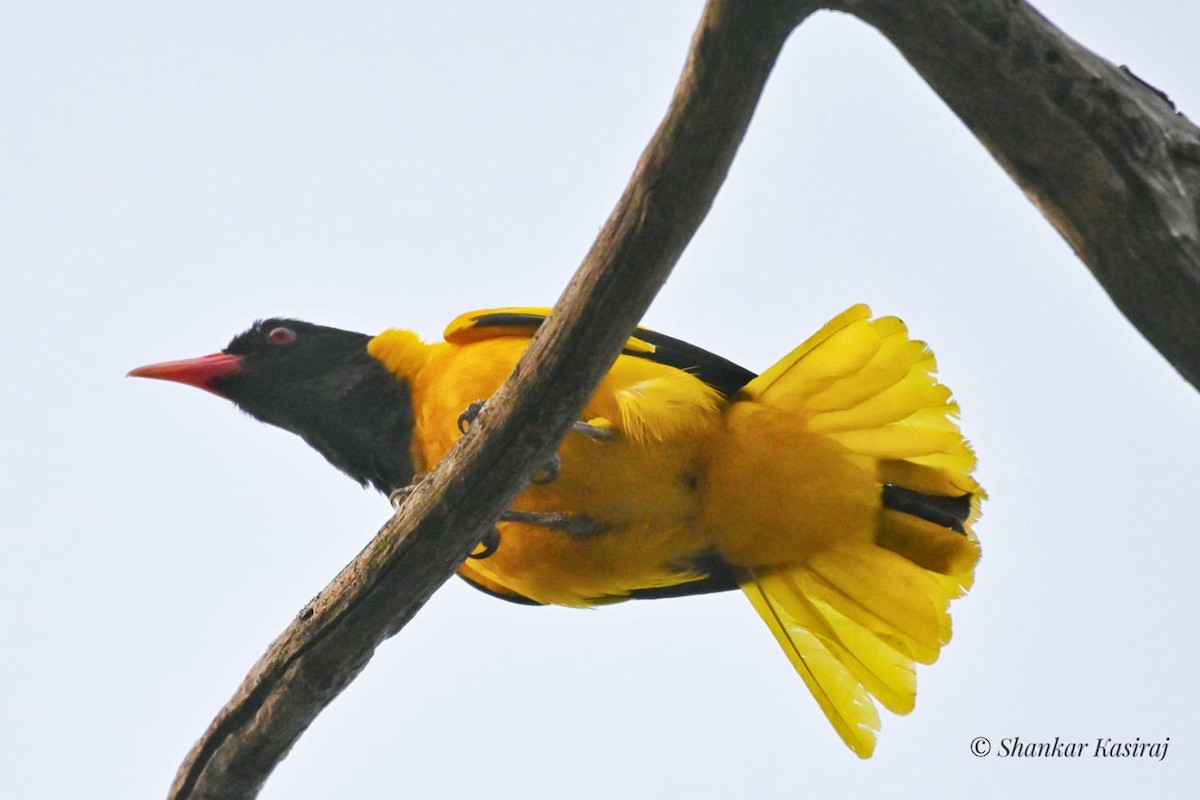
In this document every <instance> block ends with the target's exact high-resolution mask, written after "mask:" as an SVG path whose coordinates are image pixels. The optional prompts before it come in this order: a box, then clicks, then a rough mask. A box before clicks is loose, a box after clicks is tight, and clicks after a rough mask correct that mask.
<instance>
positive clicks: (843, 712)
mask: <svg viewBox="0 0 1200 800" xmlns="http://www.w3.org/2000/svg"><path fill="white" fill-rule="evenodd" d="M544 313H545V312H544V310H542V309H498V310H494V311H485V312H474V313H472V314H467V315H463V316H462V317H459V318H458V319H456V320H455V321H454V322H453V323H452V324H451V326H450V328H449V329H448V330H447V332H446V339H447V341H446V342H442V343H438V344H433V345H427V344H424V343H422V342H421V341H420V340H419V339H418V338H417V337H416V336H415V335H414V334H412V333H410V332H407V331H397V330H392V331H387V332H385V333H383V334H380V335H379V336H378V337H376V338H375V339H374V340H372V341H371V343H370V345H369V352H370V353H371V355H373V356H374V357H375V358H377V359H379V360H380V361H381V362H382V363H383V364H384V365H385V366H387V367H388V369H390V370H391V371H392V372H393V373H394V374H395V375H396V377H397V378H399V379H401V380H404V381H406V382H407V383H408V384H409V387H410V390H411V392H412V399H413V404H414V409H415V411H416V415H415V417H416V419H415V431H414V445H413V449H414V457H415V460H416V462H417V468H418V471H424V470H426V469H428V468H429V466H430V465H432V464H434V463H436V462H437V461H438V460H439V459H440V458H441V457H442V456H443V455H444V454H445V452H446V451H447V450H448V449H449V448H450V447H451V446H452V445H453V444H454V442H455V441H456V440H457V439H458V437H459V436H460V433H459V430H458V426H457V422H458V418H459V416H460V415H461V414H462V412H463V410H464V409H465V408H466V407H467V406H468V405H469V404H470V403H472V402H473V401H476V400H486V399H487V398H488V397H489V396H490V395H491V394H492V393H493V392H494V391H495V390H496V389H497V388H498V387H499V385H500V384H501V383H502V382H503V381H504V379H505V378H506V377H507V376H508V374H509V372H510V371H511V370H512V367H513V366H514V365H515V363H516V361H517V359H518V358H519V357H520V355H521V353H522V352H523V351H524V350H525V348H526V346H527V345H528V340H529V336H530V335H532V332H533V330H534V329H535V328H536V321H537V319H539V318H540V317H541V316H544ZM652 341H656V340H654V339H652ZM627 352H630V353H634V355H622V356H621V357H619V358H618V359H617V361H616V363H615V364H614V365H613V367H612V369H611V370H610V372H609V374H608V375H607V377H606V378H605V379H604V381H603V383H602V384H601V385H600V387H599V388H598V389H597V391H596V393H595V394H594V396H593V397H592V399H591V400H590V401H589V403H588V405H587V407H586V409H585V410H584V412H583V414H582V415H581V419H582V420H584V421H586V422H588V423H589V424H591V425H593V426H595V427H596V428H600V429H604V430H608V431H612V432H613V433H615V434H616V435H615V436H613V437H612V438H599V437H593V436H587V435H584V434H582V433H579V432H572V433H569V434H568V435H567V437H566V439H565V440H564V442H563V444H562V445H561V447H560V449H559V457H560V458H561V461H562V466H561V471H560V473H559V475H558V477H557V478H556V479H555V480H553V481H551V482H549V483H545V484H536V483H535V484H531V485H530V486H529V487H528V488H527V489H526V490H525V491H524V492H522V493H521V495H519V497H518V498H517V500H516V501H515V503H514V506H513V508H514V509H515V510H518V511H528V512H542V513H546V512H561V513H563V514H567V515H571V516H576V517H579V516H582V517H587V518H590V519H591V520H593V521H594V522H595V523H596V526H597V532H596V533H594V534H591V535H580V534H577V533H569V532H565V531H563V530H558V529H556V528H554V527H551V526H543V525H536V524H523V523H514V522H504V523H501V525H500V526H499V527H500V533H501V544H500V546H499V547H498V549H496V551H495V552H494V553H493V554H491V555H490V556H488V557H486V558H481V559H472V560H468V561H467V563H466V564H464V565H463V567H462V569H461V571H460V572H461V574H462V575H463V577H465V578H466V579H467V580H469V581H472V582H473V583H476V584H477V585H480V586H481V587H482V588H485V589H487V590H489V591H492V592H493V593H498V594H501V595H508V596H515V597H523V598H527V599H528V600H532V601H535V602H539V603H554V604H559V605H568V606H587V605H595V604H600V603H607V602H613V601H618V600H622V599H625V598H626V597H628V596H629V595H630V594H631V593H638V592H645V590H655V589H665V588H667V587H681V586H682V588H683V589H686V587H687V585H688V584H691V583H692V582H696V581H703V580H704V579H706V578H708V577H709V574H708V572H707V570H710V569H713V566H712V564H713V563H714V561H718V562H719V563H721V564H723V565H724V567H725V568H726V569H727V570H728V571H729V572H730V573H731V574H732V578H733V580H735V581H736V582H737V583H738V584H739V585H740V586H741V587H742V589H743V591H744V592H745V594H746V595H747V597H748V598H749V599H750V601H751V603H752V604H753V605H754V607H755V609H756V610H757V611H758V613H759V615H760V616H761V617H762V619H763V620H764V622H765V623H766V624H767V626H768V628H770V630H771V632H772V633H773V634H774V636H775V637H776V639H777V641H778V642H779V643H780V645H781V647H782V648H783V650H784V652H785V653H786V655H787V657H788V658H789V660H790V661H791V662H792V665H793V666H794V667H795V669H796V670H797V672H798V673H799V674H800V676H801V677H802V678H803V680H804V682H805V684H806V685H807V686H808V688H809V690H810V691H811V692H812V693H813V696H814V697H815V698H816V700H817V702H818V704H819V705H820V707H821V709H822V710H823V711H824V713H825V714H826V716H827V717H828V718H829V720H830V722H831V723H832V724H833V726H834V728H835V729H836V730H837V732H838V734H839V735H840V736H841V737H842V739H843V741H845V742H846V744H847V745H848V746H849V747H850V748H851V749H852V750H853V751H854V752H855V753H857V754H858V755H859V756H862V757H864V758H865V757H867V756H869V755H870V754H871V753H872V751H873V749H874V746H875V737H876V734H877V731H878V729H879V717H878V714H877V712H876V709H875V706H874V703H873V701H872V697H874V698H875V699H878V700H879V701H880V702H881V703H882V704H883V705H884V706H885V707H886V708H888V709H889V710H891V711H893V712H895V713H900V714H903V713H907V712H908V711H910V710H911V709H912V707H913V703H914V701H915V697H916V677H915V669H914V663H918V662H919V663H925V664H928V663H931V662H933V661H934V660H935V659H936V658H937V656H938V653H939V651H940V649H941V647H942V646H943V645H944V644H946V642H948V641H949V638H950V617H949V613H948V608H949V603H950V601H951V600H952V599H953V598H955V597H957V596H959V595H960V594H962V593H963V592H964V591H965V590H966V589H967V588H969V586H970V584H971V581H972V578H973V574H974V568H975V564H976V562H977V561H978V558H979V547H978V542H977V540H976V537H975V535H974V533H973V531H972V530H971V523H973V522H974V520H975V518H976V517H977V516H978V513H979V503H980V500H981V498H982V497H983V496H984V494H983V491H982V489H981V488H980V487H979V485H978V484H977V483H976V482H975V481H974V479H973V478H972V477H971V472H972V471H973V469H974V467H975V457H974V454H973V452H972V451H971V449H970V447H969V446H968V445H967V443H966V441H965V440H964V439H963V437H962V435H961V433H960V431H959V428H958V425H957V422H956V419H957V415H958V407H957V405H956V404H955V403H954V402H953V401H952V400H951V399H950V392H949V390H948V389H946V388H945V387H944V386H942V385H941V384H940V383H938V382H937V380H936V378H935V377H934V371H935V363H934V359H933V355H932V354H931V353H930V351H929V350H928V348H927V347H926V346H925V345H924V344H923V343H921V342H917V341H913V340H911V339H910V338H909V337H908V332H907V330H906V328H905V326H904V324H903V323H902V322H900V320H898V319H895V318H891V317H887V318H881V319H874V320H873V319H871V312H870V310H869V309H868V308H867V307H866V306H862V305H859V306H854V307H853V308H851V309H849V310H847V311H846V312H844V313H842V314H840V315H839V316H838V317H836V318H834V319H833V320H832V321H830V322H829V323H828V324H827V325H825V326H824V327H823V328H822V329H821V330H820V331H818V332H817V333H816V334H814V335H813V336H812V337H810V338H809V339H808V340H807V341H806V342H804V343H803V344H801V345H800V346H799V347H797V348H796V349H795V350H793V351H792V352H791V353H789V354H788V355H787V356H785V357H784V358H783V359H782V360H781V361H780V362H779V363H778V364H776V365H774V366H773V367H771V368H770V369H768V370H767V371H766V372H764V373H763V374H762V375H760V376H759V377H757V378H755V379H753V380H751V381H750V382H749V383H748V384H746V386H745V387H743V388H742V390H741V392H739V393H738V394H736V395H735V396H734V397H732V398H725V397H724V396H723V395H722V394H721V393H720V392H718V391H717V390H715V389H713V388H712V387H710V386H708V385H706V384H704V383H703V382H702V381H701V380H700V379H699V378H697V377H696V376H695V375H693V374H691V373H690V372H685V371H683V370H680V369H676V368H675V367H673V366H668V365H667V364H664V363H659V362H658V361H655V360H653V359H654V358H655V356H654V347H653V346H651V345H649V344H648V343H647V342H645V341H642V340H640V339H636V338H635V339H631V340H630V346H629V348H627ZM884 484H888V485H890V486H892V487H899V488H900V489H901V490H903V491H905V492H908V493H910V494H913V495H915V496H918V497H920V498H924V499H931V500H933V501H935V505H936V501H937V500H938V499H939V498H941V499H942V500H945V501H953V499H954V498H963V497H964V496H965V495H969V500H962V501H961V502H962V503H964V504H965V505H963V506H962V507H963V508H969V509H970V513H969V518H968V519H967V520H966V522H965V523H964V524H963V525H962V527H963V529H964V530H963V532H959V531H958V530H955V529H954V528H952V527H947V525H948V524H949V523H946V524H941V523H939V522H937V521H934V520H937V519H938V517H937V516H936V515H934V516H933V517H932V518H922V517H921V516H920V515H916V514H914V513H909V511H905V510H897V508H895V507H893V508H885V507H884V505H883V486H884Z"/></svg>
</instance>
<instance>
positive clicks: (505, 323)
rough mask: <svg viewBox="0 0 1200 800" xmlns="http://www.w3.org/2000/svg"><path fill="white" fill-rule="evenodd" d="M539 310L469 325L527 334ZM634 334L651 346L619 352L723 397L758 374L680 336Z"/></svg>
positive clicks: (640, 330) (541, 317) (537, 323)
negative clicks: (668, 370)
mask: <svg viewBox="0 0 1200 800" xmlns="http://www.w3.org/2000/svg"><path fill="white" fill-rule="evenodd" d="M545 319H546V317H545V316H544V315H542V314H534V313H529V312H521V311H497V312H494V313H485V314H481V315H479V316H477V317H473V318H472V323H473V324H472V328H473V329H478V328H509V329H512V330H520V331H522V332H528V333H529V334H530V335H532V334H533V332H534V331H536V330H537V329H538V327H539V326H540V325H541V324H542V323H543V322H544V321H545ZM633 335H634V337H635V338H637V339H640V340H641V341H642V342H645V343H646V344H648V345H650V347H651V348H652V350H640V349H631V348H628V347H627V348H625V349H624V350H623V351H622V354H623V355H627V356H634V357H636V358H644V359H646V360H647V361H653V362H655V363H657V364H664V365H666V366H668V367H674V368H675V369H680V370H683V371H684V372H689V373H691V374H692V375H695V376H696V377H697V378H699V379H700V380H702V381H704V383H706V384H708V385H709V386H711V387H712V388H714V389H716V390H717V391H718V392H720V393H721V394H723V395H725V396H726V397H732V396H733V395H734V394H736V393H737V392H738V390H739V389H741V388H742V387H743V386H745V385H746V384H747V383H749V382H750V381H752V380H754V379H755V378H756V377H758V375H757V374H756V373H754V372H751V371H750V370H748V369H746V368H745V367H742V366H739V365H738V364H735V363H734V362H732V361H730V360H729V359H727V358H722V357H721V356H719V355H716V354H715V353H710V352H708V351H707V350H705V349H703V348H701V347H696V345H694V344H688V343H687V342H685V341H683V340H682V339H676V338H675V337H673V336H667V335H666V334H663V333H658V332H656V331H651V330H647V329H646V328H638V329H637V330H635V331H634V334H633Z"/></svg>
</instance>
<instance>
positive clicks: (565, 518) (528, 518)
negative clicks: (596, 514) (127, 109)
mask: <svg viewBox="0 0 1200 800" xmlns="http://www.w3.org/2000/svg"><path fill="white" fill-rule="evenodd" d="M500 521H501V522H519V523H521V524H522V525H536V526H538V527H539V528H550V529H551V530H556V531H561V532H563V533H565V534H567V535H569V536H595V535H596V534H598V533H600V523H598V522H596V520H594V519H592V518H591V517H588V516H584V515H583V514H564V513H563V512H561V511H516V510H513V509H511V508H510V509H509V510H508V511H505V512H504V513H502V514H501V515H500Z"/></svg>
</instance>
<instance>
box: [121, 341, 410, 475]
mask: <svg viewBox="0 0 1200 800" xmlns="http://www.w3.org/2000/svg"><path fill="white" fill-rule="evenodd" d="M370 338H371V337H369V336H367V335H365V334H361V333H354V332H352V331H343V330H339V329H337V328H328V327H325V326H323V325H313V324H312V323H309V322H302V321H300V320H293V319H279V318H275V319H267V320H262V321H260V322H256V323H255V324H254V325H253V326H252V327H251V328H250V329H249V330H247V331H245V332H243V333H240V334H238V335H237V336H235V337H234V338H233V341H231V342H230V343H229V346H228V347H226V348H225V349H224V350H222V351H221V352H220V353H214V354H213V355H210V356H204V357H202V358H196V359H189V360H186V361H172V362H168V363H164V364H153V365H150V366H147V367H141V368H139V369H136V370H133V371H132V372H130V373H129V374H130V375H133V376H137V377H145V378H160V379H164V380H171V381H176V382H179V383H186V384H189V385H191V386H196V387H198V388H201V389H205V390H207V391H210V392H213V393H214V394H217V395H220V396H222V397H226V398H228V399H229V400H232V401H233V402H234V403H236V404H237V405H238V407H239V408H241V409H242V410H243V411H245V412H246V413H248V414H250V415H251V416H253V417H255V418H257V419H259V420H262V421H263V422H267V423H270V424H271V425H275V426H277V427H280V428H283V429H284V430H288V431H292V432H293V433H296V434H298V435H300V436H301V437H303V438H304V440H305V441H306V442H308V443H309V444H310V445H312V446H313V447H314V448H316V449H317V450H318V451H320V453H321V454H322V455H324V456H325V458H327V459H328V460H329V462H330V463H332V464H333V465H334V466H336V467H337V468H338V469H340V470H342V471H343V472H345V473H346V474H348V475H349V476H350V477H352V478H354V479H355V480H357V481H359V482H360V483H366V482H368V481H369V482H370V483H372V484H373V485H374V486H375V487H376V488H378V489H379V490H380V491H382V492H389V491H391V490H393V489H396V488H399V487H401V486H404V485H406V484H407V483H408V482H409V481H410V480H411V479H412V474H413V467H412V455H411V443H412V423H413V412H412V399H411V395H410V393H409V390H408V385H407V384H406V383H405V382H404V381H402V380H398V379H397V378H396V377H394V376H393V375H392V374H391V373H390V372H388V370H387V369H385V368H384V367H383V365H382V364H380V363H379V362H378V361H376V360H375V359H374V358H372V357H371V356H370V355H369V354H368V353H367V343H368V342H369V341H370Z"/></svg>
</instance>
